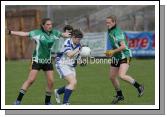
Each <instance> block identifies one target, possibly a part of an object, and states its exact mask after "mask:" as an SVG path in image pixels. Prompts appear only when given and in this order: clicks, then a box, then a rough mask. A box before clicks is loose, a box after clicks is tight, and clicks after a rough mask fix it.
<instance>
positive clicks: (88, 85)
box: [5, 59, 155, 105]
mask: <svg viewBox="0 0 167 117" xmlns="http://www.w3.org/2000/svg"><path fill="white" fill-rule="evenodd" d="M154 62H155V60H154V59H133V60H132V62H131V65H130V68H129V71H128V74H129V75H131V76H132V77H134V78H135V79H136V80H137V81H138V82H140V83H142V84H144V86H145V93H144V95H143V96H142V97H140V98H139V97H137V90H136V89H135V88H134V87H133V86H131V85H130V84H128V83H126V82H124V81H122V80H120V79H119V80H120V84H121V88H122V91H123V94H124V97H125V100H124V101H122V102H120V103H119V104H121V105H154V103H155V92H154V91H155V75H154V73H155V71H154V68H155V66H154ZM29 65H30V62H29V61H6V63H5V101H6V102H5V104H6V105H12V104H13V102H14V101H15V99H16V97H17V95H18V91H19V89H20V88H21V85H22V83H23V82H24V81H25V80H26V79H27V76H28V72H29ZM54 77H55V83H54V88H58V87H61V86H64V85H65V83H66V82H65V81H64V80H62V79H60V78H59V76H58V74H57V72H56V71H55V72H54ZM108 77H109V65H107V64H88V65H87V66H86V67H80V66H78V67H77V80H78V84H77V88H76V90H75V91H74V92H73V94H72V96H71V99H70V102H71V104H76V105H85V104H88V105H109V104H110V103H111V101H112V99H113V96H114V95H115V91H114V88H113V86H112V84H111V82H110V80H109V78H108ZM45 86H46V79H45V77H44V73H43V72H42V71H40V72H39V74H38V76H37V80H36V81H35V83H34V84H33V85H32V86H31V87H30V88H29V90H28V91H27V93H26V95H25V96H24V98H23V101H22V104H24V105H43V104H44V98H45V97H44V95H45ZM51 100H52V103H53V104H56V102H55V99H54V95H53V94H52V98H51Z"/></svg>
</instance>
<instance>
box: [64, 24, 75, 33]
mask: <svg viewBox="0 0 167 117" xmlns="http://www.w3.org/2000/svg"><path fill="white" fill-rule="evenodd" d="M66 30H72V31H73V27H72V26H71V25H65V27H64V28H63V31H64V32H65V31H66Z"/></svg>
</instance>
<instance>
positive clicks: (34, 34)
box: [29, 30, 40, 40]
mask: <svg viewBox="0 0 167 117" xmlns="http://www.w3.org/2000/svg"><path fill="white" fill-rule="evenodd" d="M39 34H40V32H39V30H32V31H30V32H29V37H30V39H31V40H35V39H36V38H37V37H38V35H39Z"/></svg>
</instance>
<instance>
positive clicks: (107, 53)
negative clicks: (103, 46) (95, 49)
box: [104, 50, 114, 57]
mask: <svg viewBox="0 0 167 117" xmlns="http://www.w3.org/2000/svg"><path fill="white" fill-rule="evenodd" d="M104 54H105V55H106V56H107V57H111V56H113V54H114V51H113V50H107V51H106V52H104Z"/></svg>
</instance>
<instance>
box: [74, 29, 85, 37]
mask: <svg viewBox="0 0 167 117" xmlns="http://www.w3.org/2000/svg"><path fill="white" fill-rule="evenodd" d="M72 36H74V37H76V38H83V33H82V32H81V31H80V30H78V29H74V30H73V32H72Z"/></svg>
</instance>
